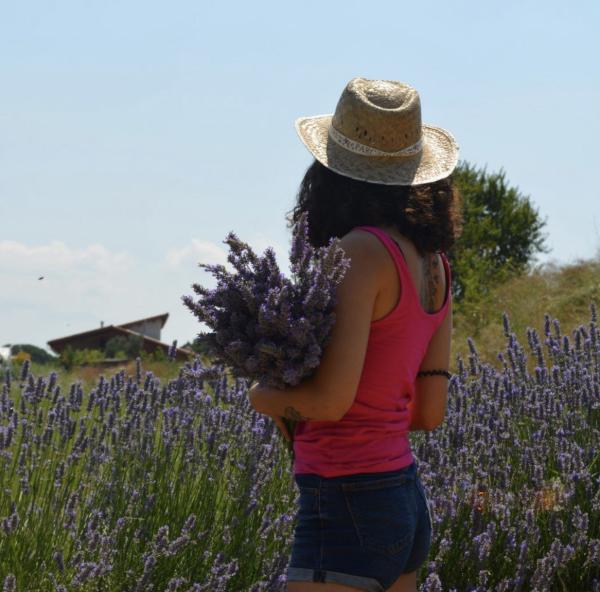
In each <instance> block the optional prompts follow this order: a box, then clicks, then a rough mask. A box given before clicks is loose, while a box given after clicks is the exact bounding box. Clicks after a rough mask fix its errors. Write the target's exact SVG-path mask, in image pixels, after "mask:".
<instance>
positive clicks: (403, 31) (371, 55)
mask: <svg viewBox="0 0 600 592" xmlns="http://www.w3.org/2000/svg"><path fill="white" fill-rule="evenodd" d="M599 6H600V5H599V4H598V3H596V2H592V1H587V2H576V3H565V2H556V1H545V2H541V1H538V2H531V1H529V2H527V1H521V2H517V1H513V0H510V1H503V2H488V3H483V2H474V1H471V2H465V1H455V2H452V3H450V2H442V1H436V2H431V1H430V2H410V3H408V2H401V1H399V0H396V1H394V2H387V1H380V2H377V3H365V2H364V1H363V2H358V1H356V2H352V1H344V2H338V1H331V2H314V1H306V0H305V1H303V2H294V3H283V2H271V1H269V2H252V3H247V2H237V3H233V2H198V1H195V2H192V1H173V2H168V3H167V2H160V3H159V2H152V1H148V0H146V1H144V2H141V1H131V2H127V1H123V2H114V1H106V0H105V1H103V2H96V1H86V2H74V1H71V2H66V1H64V2H61V1H49V0H46V1H44V2H40V1H37V2H28V1H23V2H12V3H2V4H0V88H1V89H2V93H1V99H0V229H1V234H0V344H3V343H23V342H26V343H34V344H36V345H38V346H40V347H46V348H47V345H46V342H47V341H48V340H49V339H53V338H57V337H61V336H64V335H69V334H71V333H76V332H80V331H86V330H89V329H93V328H95V327H98V326H100V322H101V321H104V323H105V324H110V323H115V324H118V323H124V322H128V321H131V320H135V319H138V318H142V317H145V316H152V315H156V314H161V313H163V312H169V314H170V317H169V320H168V322H167V324H166V326H165V328H164V330H163V335H162V337H163V340H165V341H167V342H170V341H172V340H173V339H177V340H178V341H179V343H180V344H182V343H184V342H185V341H187V340H191V339H193V338H194V336H195V335H196V334H197V333H198V331H200V330H201V329H203V327H202V326H201V325H200V324H199V323H198V322H197V321H196V319H195V318H194V317H193V316H192V314H191V313H190V312H189V310H188V309H187V308H185V307H184V306H183V304H182V303H181V300H180V297H181V295H182V294H191V293H192V290H191V284H192V283H193V282H199V283H202V284H204V285H213V284H212V281H211V279H212V278H211V277H210V275H209V274H207V273H206V272H204V271H202V270H201V269H200V268H198V267H197V263H198V262H200V261H202V262H206V263H215V262H225V257H226V247H225V245H224V244H223V243H222V241H223V239H224V238H225V235H226V234H227V233H228V232H229V231H230V230H234V231H235V232H236V233H237V234H238V236H240V238H242V239H243V240H246V241H247V242H249V243H250V244H251V245H252V246H254V247H255V248H256V250H258V251H262V250H263V249H264V248H265V247H266V246H268V245H272V246H273V247H274V248H275V249H276V251H277V254H278V258H279V261H280V264H281V266H282V269H283V270H284V271H286V272H287V271H288V268H287V264H286V259H287V254H288V249H289V241H290V233H289V231H288V230H287V228H286V225H285V221H284V215H285V213H286V212H287V211H288V210H289V209H290V208H291V207H292V206H293V203H294V199H295V193H296V190H297V187H298V183H299V182H300V179H301V177H302V174H303V173H304V170H305V169H306V167H307V166H308V165H309V164H310V162H311V157H310V155H309V153H308V152H307V151H306V149H305V148H304V146H303V145H302V144H301V142H300V141H299V139H298V138H297V136H296V132H295V130H294V125H293V123H294V119H295V118H296V117H299V116H302V115H313V114H322V113H330V112H333V110H334V109H335V104H336V102H337V99H338V97H339V95H340V93H341V91H342V89H343V87H344V86H345V84H346V83H347V82H348V80H350V79H351V78H353V77H354V76H363V77H366V78H384V79H397V80H402V81H404V82H407V83H409V84H411V85H413V86H414V87H415V88H417V90H418V91H419V93H420V95H421V105H422V116H423V121H424V122H426V123H431V124H433V125H440V126H442V127H446V128H447V129H449V130H450V131H451V132H452V133H453V134H454V136H455V137H456V139H457V141H458V143H459V144H460V148H461V158H463V159H466V160H468V161H469V162H471V163H473V164H476V165H478V166H486V167H487V169H488V170H489V171H496V170H499V169H500V168H504V170H505V171H506V173H507V178H508V180H509V181H510V183H511V184H512V185H515V186H517V187H518V188H519V189H520V191H521V192H523V193H524V194H526V195H529V196H530V198H531V200H532V202H533V204H534V205H535V206H536V207H537V208H538V209H539V211H540V213H541V214H542V217H543V218H545V219H546V220H547V228H546V232H547V234H548V245H549V246H550V248H551V252H550V253H549V254H548V255H545V256H543V257H541V258H540V261H546V260H553V261H555V262H557V263H559V264H562V263H568V262H571V261H574V260H576V259H578V258H581V259H588V258H591V257H593V256H595V255H596V254H597V253H598V251H599V250H600V205H599V204H600V189H599V188H598V184H597V183H594V182H590V177H591V175H592V174H594V173H595V172H596V170H597V160H598V156H599V153H600V151H599V150H598V145H597V142H598V138H600V117H599V108H598V106H599V105H600V69H599V68H598V64H597V56H598V55H600V42H599V41H598V35H597V28H598V25H599V24H600V18H599V17H600V8H599ZM41 275H43V276H44V280H42V281H38V279H37V278H38V277H39V276H41ZM498 314H500V313H498ZM499 318H500V317H499Z"/></svg>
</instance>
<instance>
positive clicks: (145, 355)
mask: <svg viewBox="0 0 600 592" xmlns="http://www.w3.org/2000/svg"><path fill="white" fill-rule="evenodd" d="M140 358H141V359H142V361H143V362H166V361H167V359H168V358H167V354H165V352H164V351H163V350H162V348H159V347H157V348H156V349H155V350H154V351H151V352H147V351H141V352H140Z"/></svg>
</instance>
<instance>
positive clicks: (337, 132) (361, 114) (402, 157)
mask: <svg viewBox="0 0 600 592" xmlns="http://www.w3.org/2000/svg"><path fill="white" fill-rule="evenodd" d="M295 126H296V131H297V132H298V135H299V136H300V139H301V140H302V142H303V143H304V145H305V146H306V147H307V148H308V149H309V150H310V152H311V153H312V155H313V156H314V157H315V158H316V159H317V160H318V161H319V162H320V163H322V164H323V165H325V166H326V167H328V168H330V169H332V170H333V171H335V172H336V173H339V174H340V175H344V176H346V177H352V178H353V179H359V180H361V181H368V182H370V183H382V184H384V185H421V184H423V183H431V182H433V181H437V180H438V179H443V178H444V177H447V176H448V175H449V174H450V173H451V172H452V171H453V170H454V167H456V163H457V162H458V144H457V143H456V141H455V140H454V137H453V136H452V134H451V133H450V132H449V131H448V130H445V129H443V128H441V127H435V126H433V125H426V124H422V123H421V100H420V98H419V93H418V92H417V91H416V90H415V89H414V88H413V87H412V86H409V85H408V84H405V83H403V82H398V81H396V80H367V79H366V78H353V79H352V80H351V81H350V82H349V83H348V84H347V85H346V88H345V89H344V91H343V92H342V95H341V97H340V99H339V101H338V104H337V106H336V108H335V113H334V114H333V115H315V116H313V117H300V118H299V119H297V120H296V122H295Z"/></svg>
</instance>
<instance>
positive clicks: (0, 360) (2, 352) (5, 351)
mask: <svg viewBox="0 0 600 592" xmlns="http://www.w3.org/2000/svg"><path fill="white" fill-rule="evenodd" d="M3 364H5V365H10V345H9V346H8V347H0V366H2V365H3Z"/></svg>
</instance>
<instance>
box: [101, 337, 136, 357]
mask: <svg viewBox="0 0 600 592" xmlns="http://www.w3.org/2000/svg"><path fill="white" fill-rule="evenodd" d="M142 343H143V338H142V336H141V335H129V336H128V337H125V336H124V335H115V336H114V337H111V338H110V339H109V340H108V341H107V342H106V345H105V346H104V355H105V356H106V357H107V358H119V357H123V358H129V359H133V358H136V357H137V356H139V355H140V352H141V350H142Z"/></svg>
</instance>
